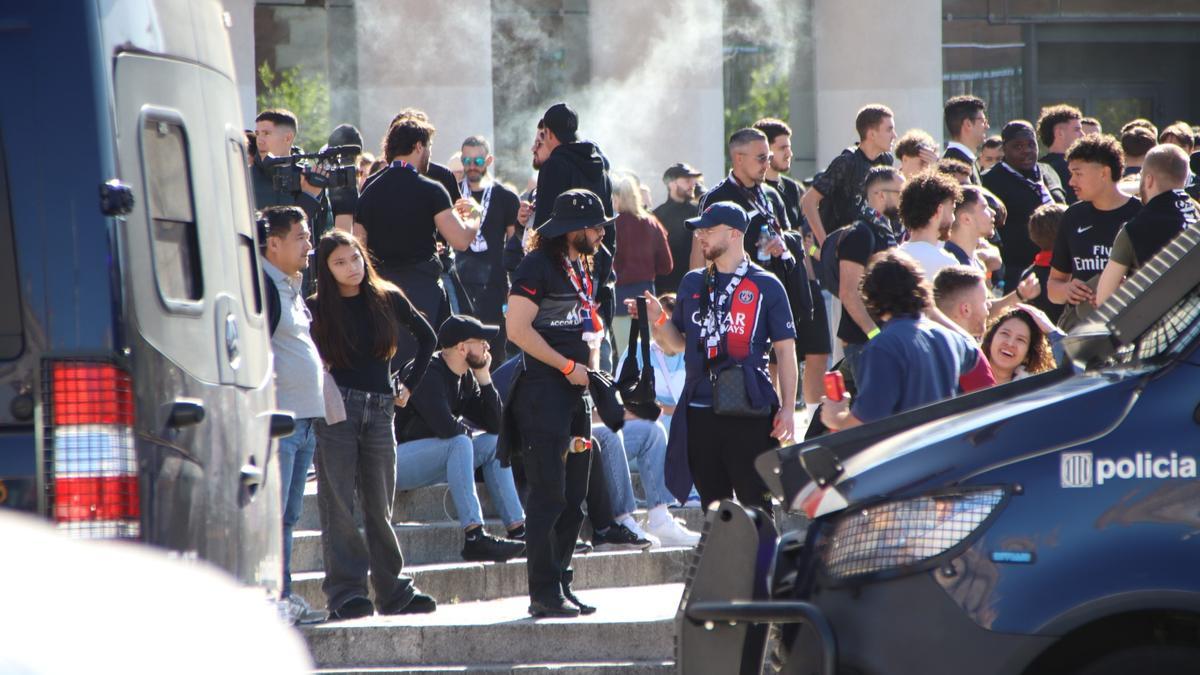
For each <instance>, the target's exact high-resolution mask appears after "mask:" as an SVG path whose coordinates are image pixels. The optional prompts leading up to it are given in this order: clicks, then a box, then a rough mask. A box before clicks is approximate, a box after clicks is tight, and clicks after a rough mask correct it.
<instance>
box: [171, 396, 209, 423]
mask: <svg viewBox="0 0 1200 675" xmlns="http://www.w3.org/2000/svg"><path fill="white" fill-rule="evenodd" d="M203 421H204V404H203V403H202V402H201V401H199V400H198V399H194V398H178V399H175V402H174V403H172V404H171V414H170V415H169V416H168V417H167V425H168V426H170V427H171V428H172V429H182V428H184V427H190V426H195V425H197V424H199V423H201V422H203Z"/></svg>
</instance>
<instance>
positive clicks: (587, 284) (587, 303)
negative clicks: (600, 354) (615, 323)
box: [563, 258, 604, 347]
mask: <svg viewBox="0 0 1200 675" xmlns="http://www.w3.org/2000/svg"><path fill="white" fill-rule="evenodd" d="M578 264H579V263H572V262H571V261H570V260H569V259H567V258H563V269H564V270H565V271H566V273H567V281H570V282H571V286H572V287H573V288H574V289H575V295H577V296H579V302H580V303H581V304H580V312H586V313H587V315H586V318H585V317H580V318H583V319H584V320H585V321H586V324H585V325H584V329H583V341H584V342H586V343H588V345H589V346H592V347H599V346H600V342H601V341H602V340H603V339H604V322H603V321H602V320H601V319H600V312H599V306H598V305H597V304H596V301H595V300H594V297H595V296H594V294H593V287H592V277H591V275H590V274H582V273H581V272H580V270H578V269H576V266H577V265H578Z"/></svg>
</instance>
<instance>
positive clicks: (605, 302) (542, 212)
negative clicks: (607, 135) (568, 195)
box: [533, 141, 617, 323]
mask: <svg viewBox="0 0 1200 675" xmlns="http://www.w3.org/2000/svg"><path fill="white" fill-rule="evenodd" d="M608 166H609V164H608V158H607V157H605V156H604V153H603V152H601V151H600V148H599V147H598V146H597V145H596V144H595V143H592V142H591V141H573V142H571V143H563V144H562V145H560V146H558V147H557V148H555V149H554V150H553V151H552V152H551V153H550V156H549V157H547V158H546V161H545V163H544V164H542V168H541V169H539V170H538V181H537V205H536V207H535V209H534V214H533V225H534V227H535V228H537V227H541V225H542V223H544V222H546V221H547V220H549V219H550V213H551V212H552V211H554V200H555V199H557V198H558V196H559V195H560V194H562V193H564V192H566V191H567V190H571V189H575V188H584V189H587V190H591V191H592V192H595V193H596V196H597V197H599V198H600V203H601V204H603V205H604V213H606V214H608V215H609V216H610V217H612V216H613V215H614V214H613V203H612V180H611V179H610V178H609V176H608ZM604 249H607V250H604ZM604 249H602V250H600V251H598V252H597V253H596V258H595V260H596V278H597V279H599V280H600V282H601V285H602V286H604V287H606V288H602V289H600V290H599V291H597V299H598V300H599V301H600V304H601V312H600V313H601V315H602V316H603V318H604V320H605V322H606V323H611V320H612V312H613V299H612V289H611V288H607V287H611V285H612V283H613V279H612V266H613V262H612V261H613V256H614V255H616V253H617V228H615V227H609V228H605V230H604Z"/></svg>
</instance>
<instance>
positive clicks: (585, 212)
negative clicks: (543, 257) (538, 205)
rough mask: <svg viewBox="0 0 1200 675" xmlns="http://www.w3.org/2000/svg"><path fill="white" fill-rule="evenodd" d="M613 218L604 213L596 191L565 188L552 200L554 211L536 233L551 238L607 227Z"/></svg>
mask: <svg viewBox="0 0 1200 675" xmlns="http://www.w3.org/2000/svg"><path fill="white" fill-rule="evenodd" d="M615 220H616V219H615V218H609V217H608V216H606V215H605V214H604V204H601V203H600V198H599V197H597V196H596V193H594V192H592V191H591V190H583V189H575V190H567V191H566V192H564V193H562V194H560V195H559V196H558V197H557V198H556V199H555V200H554V211H552V212H551V213H550V219H549V220H547V221H546V222H544V223H542V226H541V227H539V228H538V229H537V234H538V236H539V237H547V238H549V239H553V238H554V237H561V236H563V235H564V234H567V233H568V232H574V231H576V230H582V229H584V228H588V227H596V226H599V225H604V226H605V227H608V226H609V225H611V224H612V223H613V222H614V221H615Z"/></svg>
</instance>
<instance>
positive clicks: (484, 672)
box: [314, 661, 675, 675]
mask: <svg viewBox="0 0 1200 675" xmlns="http://www.w3.org/2000/svg"><path fill="white" fill-rule="evenodd" d="M314 672H315V673H318V674H321V675H325V674H328V675H399V674H401V673H403V674H405V675H441V674H443V673H470V674H471V675H541V674H542V673H553V674H554V675H662V674H665V673H673V672H675V666H674V664H673V663H672V662H670V661H610V662H603V663H602V662H596V663H529V664H516V663H508V664H491V665H486V664H485V665H452V666H440V667H439V666H417V667H413V668H394V667H390V666H384V667H381V668H351V669H346V670H342V669H338V668H321V669H318V670H316V671H314Z"/></svg>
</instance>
